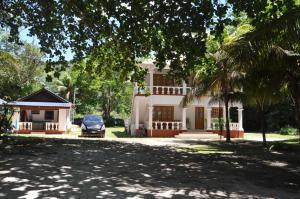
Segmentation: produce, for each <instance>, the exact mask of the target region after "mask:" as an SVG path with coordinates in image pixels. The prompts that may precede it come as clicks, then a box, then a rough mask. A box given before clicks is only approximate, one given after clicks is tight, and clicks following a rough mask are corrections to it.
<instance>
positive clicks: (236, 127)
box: [212, 122, 239, 131]
mask: <svg viewBox="0 0 300 199" xmlns="http://www.w3.org/2000/svg"><path fill="white" fill-rule="evenodd" d="M221 125H223V126H222V129H223V130H226V124H225V123H224V124H221ZM212 129H213V130H220V127H219V123H217V122H215V123H212ZM229 129H230V130H236V131H238V130H239V123H232V122H231V123H229Z"/></svg>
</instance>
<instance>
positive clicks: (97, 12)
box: [0, 0, 231, 77]
mask: <svg viewBox="0 0 300 199" xmlns="http://www.w3.org/2000/svg"><path fill="white" fill-rule="evenodd" d="M0 7H1V10H0V11H1V13H3V14H2V15H1V20H0V25H1V26H8V27H9V28H10V32H11V40H13V41H16V42H18V37H17V36H18V33H19V29H20V28H21V27H25V28H27V29H28V30H29V34H30V35H35V36H37V38H38V39H39V40H40V45H41V50H42V51H43V52H45V53H46V54H49V55H50V56H49V57H50V58H51V61H52V62H55V61H56V62H57V63H63V62H64V60H65V57H64V51H65V50H66V49H68V48H69V49H72V51H73V52H74V53H75V58H76V59H77V60H78V59H82V58H83V57H86V56H89V55H90V53H91V52H92V51H98V50H100V51H102V50H105V49H106V47H107V46H110V47H109V48H114V49H115V51H116V52H118V54H119V56H120V57H122V65H118V71H122V72H124V73H127V74H131V75H132V73H131V71H135V73H139V69H138V67H136V59H137V58H141V57H146V56H149V55H150V54H154V55H155V57H156V61H157V62H158V64H157V65H158V66H159V67H160V68H163V67H165V62H166V60H171V65H170V68H171V72H172V73H173V74H174V75H176V76H178V77H187V76H188V75H189V72H190V71H191V70H192V69H193V67H194V65H195V64H196V63H198V62H199V60H200V58H201V57H202V56H203V55H204V53H205V42H206V37H207V30H208V29H211V31H210V32H211V34H214V35H216V36H217V37H218V36H219V35H221V34H222V33H223V28H224V26H225V25H226V24H228V23H229V22H230V21H231V18H230V17H229V16H228V15H227V12H228V11H229V10H230V6H229V5H227V4H225V3H224V2H219V1H189V0H181V1H160V0H153V1H148V0H140V1H131V0H130V1H128V0H117V1H110V2H106V1H65V0H57V1H23V0H16V1H9V0H4V1H2V2H1V6H0ZM20 13H22V14H20ZM99 67H100V68H101V67H102V65H99ZM50 69H51V67H50V66H48V67H47V70H50ZM115 71H116V70H115ZM137 76H140V75H137Z"/></svg>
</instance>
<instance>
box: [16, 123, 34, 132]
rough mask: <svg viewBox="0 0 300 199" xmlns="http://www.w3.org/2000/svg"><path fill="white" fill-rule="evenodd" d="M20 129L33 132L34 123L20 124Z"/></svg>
mask: <svg viewBox="0 0 300 199" xmlns="http://www.w3.org/2000/svg"><path fill="white" fill-rule="evenodd" d="M19 129H20V130H28V131H31V130H32V122H20V123H19Z"/></svg>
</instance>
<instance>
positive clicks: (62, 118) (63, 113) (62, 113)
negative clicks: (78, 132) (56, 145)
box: [58, 109, 69, 131]
mask: <svg viewBox="0 0 300 199" xmlns="http://www.w3.org/2000/svg"><path fill="white" fill-rule="evenodd" d="M58 114H59V115H58V123H59V126H58V130H59V131H66V130H67V127H68V122H69V121H68V120H67V116H68V115H67V109H59V113H58Z"/></svg>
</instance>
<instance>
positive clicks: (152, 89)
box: [135, 86, 191, 95]
mask: <svg viewBox="0 0 300 199" xmlns="http://www.w3.org/2000/svg"><path fill="white" fill-rule="evenodd" d="M190 90H191V87H182V86H145V87H144V88H139V87H135V94H142V95H147V94H148V95H186V94H187V93H188V92H190Z"/></svg>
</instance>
